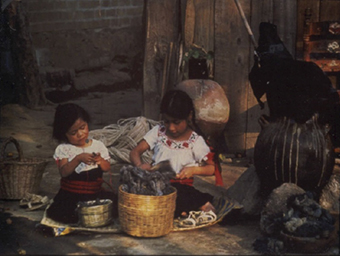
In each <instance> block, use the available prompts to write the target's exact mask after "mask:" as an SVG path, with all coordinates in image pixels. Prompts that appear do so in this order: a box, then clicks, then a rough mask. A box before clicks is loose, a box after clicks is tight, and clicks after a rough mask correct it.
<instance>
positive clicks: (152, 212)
mask: <svg viewBox="0 0 340 256" xmlns="http://www.w3.org/2000/svg"><path fill="white" fill-rule="evenodd" d="M172 189H173V192H172V193H171V194H168V195H164V196H146V195H136V194H132V193H127V192H125V191H123V190H122V186H120V187H119V192H118V214H119V222H120V226H121V229H122V231H124V232H126V233H127V234H129V235H131V236H137V237H160V236H164V235H166V234H168V233H170V231H171V230H172V228H173V222H174V212H175V207H176V196H177V190H176V189H175V188H174V187H172Z"/></svg>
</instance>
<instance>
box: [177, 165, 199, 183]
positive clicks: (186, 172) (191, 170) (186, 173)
mask: <svg viewBox="0 0 340 256" xmlns="http://www.w3.org/2000/svg"><path fill="white" fill-rule="evenodd" d="M194 174H195V167H184V168H183V169H182V170H181V172H180V173H178V174H177V175H176V178H177V179H180V180H183V179H189V178H192V177H193V176H194Z"/></svg>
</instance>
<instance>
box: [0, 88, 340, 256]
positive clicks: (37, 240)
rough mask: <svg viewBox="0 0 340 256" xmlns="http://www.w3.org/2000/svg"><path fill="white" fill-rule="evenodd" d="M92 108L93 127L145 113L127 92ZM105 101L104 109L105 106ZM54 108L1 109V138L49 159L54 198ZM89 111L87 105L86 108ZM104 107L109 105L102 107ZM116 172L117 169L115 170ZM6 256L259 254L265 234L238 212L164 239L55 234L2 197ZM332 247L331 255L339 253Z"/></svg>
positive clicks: (1, 240) (1, 244)
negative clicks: (259, 243) (255, 247)
mask: <svg viewBox="0 0 340 256" xmlns="http://www.w3.org/2000/svg"><path fill="white" fill-rule="evenodd" d="M75 102H76V103H79V104H81V105H83V106H85V107H90V112H91V115H92V116H93V117H94V120H93V121H94V122H93V124H92V129H96V128H102V127H103V126H105V125H108V124H112V123H115V122H116V121H117V120H118V119H120V118H127V117H134V116H139V115H140V110H141V106H142V102H141V93H140V92H139V91H136V90H127V91H124V92H117V93H114V94H109V93H105V94H100V95H99V94H96V95H95V94H93V95H90V97H89V96H88V97H87V98H84V99H79V100H77V101H75ZM103 104H104V106H105V108H103ZM54 108H55V106H44V107H42V108H41V109H40V110H28V109H25V108H23V107H20V106H17V105H12V106H7V107H6V108H2V110H1V120H0V121H1V122H0V124H1V125H0V134H1V138H6V137H9V136H14V137H15V138H16V139H17V140H19V142H20V144H21V145H22V148H23V152H24V155H25V156H26V157H33V156H40V157H44V158H49V159H50V160H51V161H50V162H49V164H48V165H47V167H46V169H45V172H44V176H43V180H42V182H41V189H40V191H39V194H41V195H47V196H48V197H50V198H53V196H54V195H55V194H56V192H57V191H58V189H59V174H58V171H57V169H56V166H55V164H54V162H53V160H52V158H51V156H52V154H53V151H54V148H55V144H54V143H53V142H52V141H51V139H50V136H51V124H52V120H53V113H54ZM87 109H88V108H87ZM103 109H105V110H104V111H103ZM113 171H114V168H113ZM0 216H1V218H0V254H1V255H17V254H21V255H23V254H29V255H257V254H259V253H257V252H256V251H254V250H253V247H252V243H253V242H254V241H255V239H256V238H258V237H260V236H261V233H260V230H259V219H258V217H252V218H249V217H246V216H244V215H242V214H240V211H238V210H233V211H232V212H231V213H230V214H228V215H227V217H226V218H225V219H224V220H223V221H222V222H221V223H220V224H216V225H214V226H211V227H207V228H203V229H197V230H193V231H181V232H171V233H170V234H168V235H166V236H164V237H160V238H135V237H131V236H128V235H126V234H124V233H120V234H102V233H101V234H100V233H90V232H77V233H71V234H68V235H65V236H60V237H53V236H52V235H51V234H50V233H49V232H47V231H46V230H42V229H41V227H40V226H39V222H40V220H41V219H42V216H43V211H42V210H36V211H25V209H23V208H20V207H19V202H18V201H15V200H0ZM338 252H339V249H338V248H336V247H334V248H331V249H330V250H329V251H328V252H327V254H333V255H335V254H338Z"/></svg>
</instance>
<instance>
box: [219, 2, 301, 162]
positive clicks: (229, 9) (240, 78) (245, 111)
mask: <svg viewBox="0 0 340 256" xmlns="http://www.w3.org/2000/svg"><path fill="white" fill-rule="evenodd" d="M239 3H240V4H241V6H242V9H243V11H244V13H245V15H246V17H247V20H248V22H249V25H250V27H251V29H252V32H253V34H254V36H255V39H256V41H257V40H258V34H259V33H258V27H259V24H260V23H261V22H262V21H264V22H271V23H274V24H276V25H277V28H278V33H279V36H280V37H281V39H282V41H284V43H285V45H286V47H287V48H288V50H289V51H290V52H291V53H292V54H294V53H295V36H296V34H295V33H296V29H295V24H296V0H286V1H279V0H252V1H247V0H239ZM253 52H254V45H253V43H252V42H251V40H250V37H249V34H248V33H247V30H246V28H245V25H244V23H243V21H242V19H241V16H240V14H239V12H238V10H237V8H236V5H235V2H234V1H223V0H216V1H215V53H216V54H215V80H216V82H218V83H219V84H220V85H221V86H222V87H223V89H224V90H225V92H226V95H227V97H228V99H229V101H230V119H229V121H228V123H227V126H226V130H225V138H226V142H227V146H228V148H229V151H230V152H241V153H245V154H247V155H248V156H251V155H252V153H253V148H254V145H255V142H256V139H257V136H258V134H259V132H260V126H259V124H258V118H259V117H260V116H261V114H268V107H265V109H264V110H261V109H260V107H259V105H258V103H257V101H256V99H255V97H254V95H253V92H252V90H251V87H250V84H249V81H248V74H249V72H250V69H251V67H252V65H253V63H254V59H253Z"/></svg>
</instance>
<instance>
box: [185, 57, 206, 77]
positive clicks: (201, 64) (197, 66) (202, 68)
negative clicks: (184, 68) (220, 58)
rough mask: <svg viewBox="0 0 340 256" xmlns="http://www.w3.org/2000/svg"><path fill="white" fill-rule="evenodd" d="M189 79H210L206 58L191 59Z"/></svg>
mask: <svg viewBox="0 0 340 256" xmlns="http://www.w3.org/2000/svg"><path fill="white" fill-rule="evenodd" d="M188 75H189V79H208V78H209V71H208V65H207V60H206V59H193V58H191V59H189V74H188Z"/></svg>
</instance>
